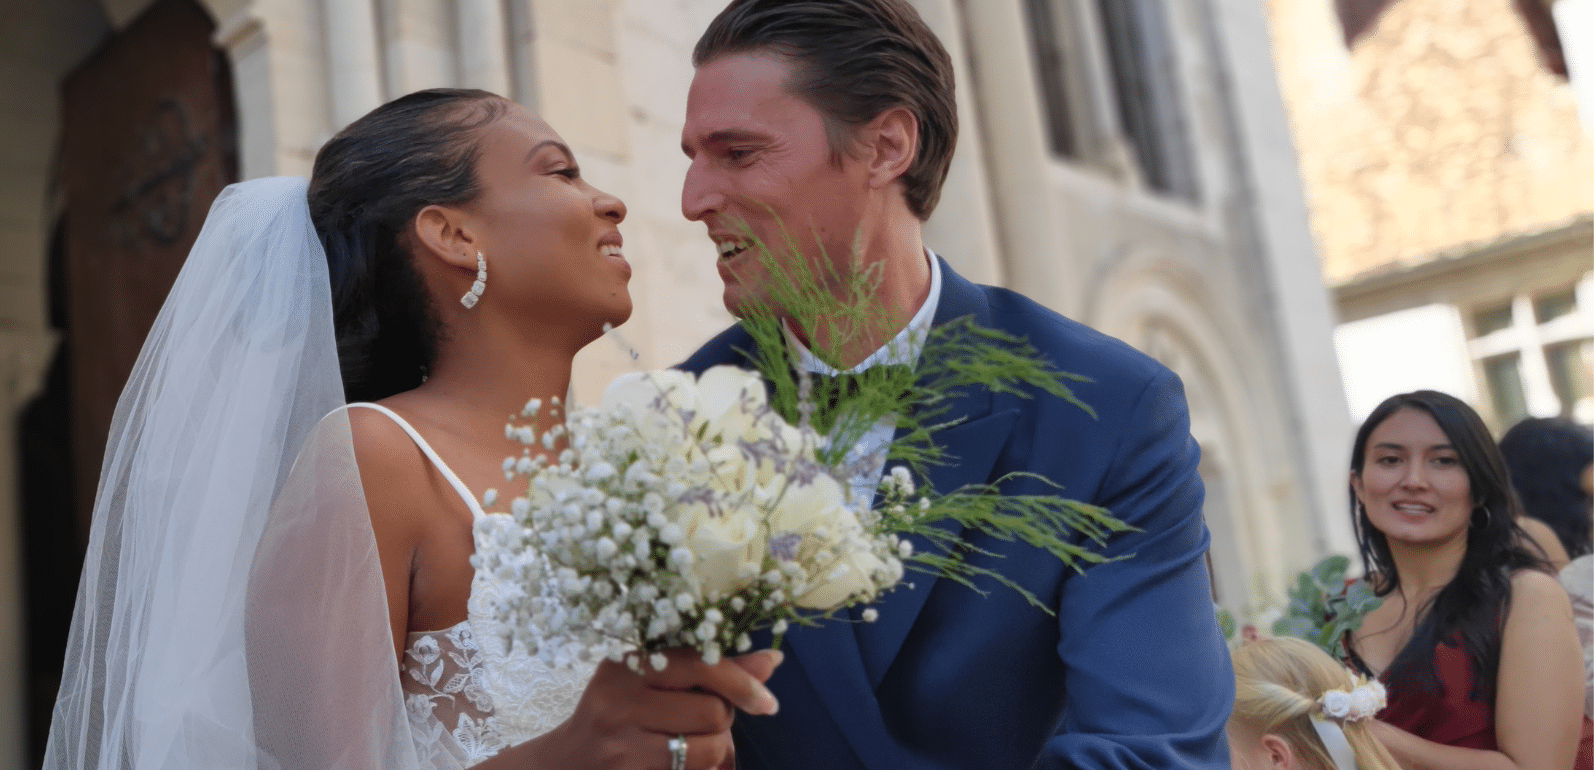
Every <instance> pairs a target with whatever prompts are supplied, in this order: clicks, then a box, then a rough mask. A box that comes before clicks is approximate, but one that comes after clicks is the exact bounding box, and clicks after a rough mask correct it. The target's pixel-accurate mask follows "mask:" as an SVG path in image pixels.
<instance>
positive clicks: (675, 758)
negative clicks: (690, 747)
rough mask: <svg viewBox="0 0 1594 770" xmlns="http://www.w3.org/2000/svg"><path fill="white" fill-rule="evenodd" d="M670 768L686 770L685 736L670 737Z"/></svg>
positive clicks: (672, 769)
mask: <svg viewBox="0 0 1594 770" xmlns="http://www.w3.org/2000/svg"><path fill="white" fill-rule="evenodd" d="M670 770H686V736H684V735H676V736H675V737H674V738H671V739H670Z"/></svg>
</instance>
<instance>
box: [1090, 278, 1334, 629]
mask: <svg viewBox="0 0 1594 770" xmlns="http://www.w3.org/2000/svg"><path fill="white" fill-rule="evenodd" d="M1092 294H1093V298H1094V299H1093V302H1092V303H1091V305H1092V307H1091V314H1090V316H1089V317H1088V319H1087V322H1088V323H1090V324H1091V325H1092V326H1094V327H1095V328H1098V329H1100V330H1102V331H1104V332H1106V333H1107V334H1110V335H1112V336H1114V337H1117V338H1119V339H1122V340H1124V341H1125V342H1128V343H1130V344H1131V345H1134V346H1135V347H1136V348H1137V349H1139V350H1141V351H1143V352H1145V353H1147V354H1148V355H1151V356H1152V357H1154V358H1156V359H1157V360H1158V361H1160V362H1161V363H1162V364H1163V365H1165V366H1167V367H1168V368H1170V369H1172V370H1173V371H1174V372H1175V373H1176V374H1178V375H1179V377H1180V379H1181V380H1182V381H1183V382H1184V386H1185V394H1186V399H1187V401H1188V403H1189V406H1190V417H1191V428H1190V429H1191V435H1192V436H1193V437H1194V438H1195V439H1196V441H1197V443H1198V444H1199V445H1200V446H1201V451H1202V464H1201V469H1200V470H1201V474H1202V479H1203V482H1204V483H1206V484H1207V486H1208V487H1209V494H1208V497H1207V500H1206V506H1205V509H1204V513H1205V515H1206V517H1207V525H1208V529H1209V531H1210V532H1211V535H1212V546H1211V562H1212V568H1213V573H1214V574H1213V588H1214V593H1215V594H1216V595H1217V598H1218V599H1220V600H1221V602H1222V604H1224V606H1226V607H1227V608H1228V609H1230V610H1231V611H1234V612H1236V613H1237V614H1238V613H1243V612H1247V611H1254V610H1256V609H1258V606H1257V605H1258V604H1259V603H1260V602H1268V601H1276V600H1277V597H1280V596H1282V595H1283V588H1284V584H1283V581H1284V580H1285V578H1286V577H1287V575H1288V574H1289V573H1290V571H1291V570H1295V569H1300V568H1302V567H1304V566H1305V565H1306V564H1307V563H1309V561H1310V560H1311V559H1312V558H1313V556H1314V555H1315V540H1316V539H1315V538H1314V537H1313V536H1312V522H1311V520H1310V519H1309V517H1310V506H1309V502H1308V500H1307V499H1306V497H1305V494H1304V491H1303V490H1302V489H1300V488H1299V487H1298V485H1292V484H1291V482H1290V480H1291V479H1293V478H1294V477H1295V476H1296V475H1297V474H1298V473H1299V471H1298V470H1297V468H1296V467H1294V465H1293V464H1292V463H1291V461H1290V459H1289V458H1287V457H1282V458H1281V455H1280V449H1279V447H1283V446H1287V443H1286V442H1284V441H1283V440H1282V439H1283V437H1284V434H1283V431H1284V430H1285V428H1284V426H1283V425H1282V424H1281V422H1282V420H1281V415H1282V414H1283V412H1282V411H1281V409H1280V408H1278V406H1277V405H1276V403H1275V398H1274V397H1273V396H1272V395H1271V393H1270V389H1272V388H1274V387H1275V386H1276V383H1273V382H1271V381H1269V380H1268V378H1269V377H1271V376H1272V375H1270V374H1269V373H1270V372H1272V371H1274V369H1273V367H1271V366H1269V365H1267V362H1265V361H1262V360H1258V357H1257V353H1256V352H1255V351H1254V350H1252V349H1250V348H1248V347H1247V346H1246V345H1245V344H1244V340H1246V339H1248V335H1247V334H1246V333H1245V330H1243V329H1240V328H1237V327H1236V326H1235V325H1234V324H1233V323H1232V322H1226V321H1227V318H1228V317H1227V316H1226V315H1225V314H1224V312H1223V310H1222V308H1223V307H1224V306H1223V305H1222V304H1221V303H1220V302H1219V301H1218V300H1217V299H1216V298H1215V297H1214V296H1212V289H1211V287H1210V285H1209V283H1208V281H1207V279H1205V278H1203V277H1202V276H1200V275H1197V274H1196V273H1195V272H1194V271H1192V270H1191V269H1189V268H1188V267H1186V266H1185V265H1184V264H1183V263H1181V262H1178V261H1176V260H1175V259H1173V258H1172V257H1169V256H1167V255H1162V254H1158V253H1154V252H1139V253H1135V254H1131V255H1128V256H1126V258H1124V259H1123V260H1120V261H1118V262H1116V263H1115V265H1114V269H1113V270H1112V271H1111V272H1110V273H1109V274H1107V275H1104V276H1103V277H1102V280H1101V281H1100V282H1099V283H1097V284H1096V285H1095V287H1094V291H1093V292H1092Z"/></svg>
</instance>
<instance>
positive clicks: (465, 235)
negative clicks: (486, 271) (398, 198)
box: [410, 204, 481, 272]
mask: <svg viewBox="0 0 1594 770" xmlns="http://www.w3.org/2000/svg"><path fill="white" fill-rule="evenodd" d="M413 228H414V229H413V230H412V232H411V233H410V234H411V236H412V238H413V240H414V243H415V256H416V258H418V259H428V260H437V261H439V262H442V263H444V264H446V265H448V266H450V267H460V268H465V269H467V270H470V271H471V272H475V271H476V251H477V249H479V248H481V247H480V245H478V244H477V242H476V237H475V236H474V235H472V234H471V232H470V230H469V228H468V227H467V226H466V222H465V217H464V216H463V215H462V214H461V212H459V211H457V210H455V209H451V208H448V207H447V206H439V205H436V204H432V205H430V206H427V207H426V208H423V209H421V210H420V212H419V213H417V214H416V215H415V220H414V225H413Z"/></svg>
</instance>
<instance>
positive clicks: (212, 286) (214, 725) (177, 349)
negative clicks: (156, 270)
mask: <svg viewBox="0 0 1594 770" xmlns="http://www.w3.org/2000/svg"><path fill="white" fill-rule="evenodd" d="M305 189H306V183H305V181H304V180H302V179H288V178H274V179H261V180H254V181H250V182H245V183H242V184H237V185H233V186H231V187H228V188H227V189H226V190H224V191H223V192H222V194H221V195H220V196H219V197H218V198H217V199H216V202H215V203H214V204H213V206H212V208H211V212H210V215H209V216H208V218H207V219H206V222H205V226H204V228H203V230H202V232H201V233H200V235H199V238H198V240H197V241H196V243H195V244H194V247H193V250H192V252H191V253H190V255H189V258H188V261H187V262H186V263H185V265H184V267H183V270H182V272H181V274H180V275H179V277H178V279H177V282H176V284H175V285H174V286H173V288H172V291H171V294H170V295H169V296H168V297H167V300H166V304H165V306H164V307H163V308H162V310H161V313H160V316H159V317H158V318H157V320H156V322H155V326H154V328H153V329H152V330H151V332H150V335H149V338H148V340H147V341H146V343H145V345H144V349H143V352H142V353H141V354H140V356H139V359H138V362H137V364H136V366H135V367H134V370H133V374H132V377H131V378H130V379H129V381H128V384H127V386H126V389H125V390H124V391H123V393H122V397H121V400H120V401H119V402H118V404H117V410H116V416H115V420H114V422H113V424H112V427H111V433H110V441H109V444H108V446H107V448H106V454H105V464H104V467H103V469H102V471H101V475H100V486H99V491H98V495H97V497H96V500H95V507H94V522H93V528H92V530H91V532H90V540H89V548H88V554H87V559H86V562H85V564H84V569H83V577H82V582H81V585H80V587H79V590H78V597H77V606H76V609H75V611H74V615H73V621H72V632H71V636H70V640H69V642H68V649H67V656H66V667H65V671H64V673H63V680H62V686H61V692H60V696H59V697H58V699H57V702H56V708H55V713H54V720H53V723H52V725H51V728H50V742H49V746H48V749H47V751H46V757H45V763H44V767H45V768H46V769H47V770H65V769H68V768H71V769H74V770H75V769H77V768H117V769H118V770H120V769H122V768H133V769H134V770H144V769H146V768H177V769H179V770H186V769H188V768H195V769H196V770H197V768H271V769H276V768H347V769H349V770H376V769H377V768H384V769H385V768H397V769H398V770H410V769H411V768H415V769H416V770H420V769H422V768H427V769H430V768H446V769H448V770H452V768H456V767H460V766H462V763H461V762H460V761H459V757H458V755H457V752H455V751H452V750H450V748H449V747H448V746H446V745H442V744H438V743H425V742H421V743H419V744H418V743H417V741H416V738H415V736H414V732H415V731H416V729H417V728H420V727H424V726H417V727H416V728H412V726H411V725H410V723H409V720H408V718H407V716H406V712H405V708H404V695H403V693H402V691H401V689H400V683H399V678H398V667H397V666H398V664H397V661H396V659H395V656H394V651H393V642H392V637H391V633H390V630H389V625H388V616H387V605H386V600H385V592H384V587H383V583H382V575H381V570H380V566H379V564H378V561H377V554H376V546H375V540H374V537H373V535H372V532H371V526H370V520H369V517H368V513H367V510H366V506H365V500H364V496H363V493H362V490H361V487H360V482H359V475H358V471H357V468H356V466H355V462H354V453H353V448H352V444H351V439H350V431H349V424H348V420H347V417H346V413H345V412H344V411H343V410H340V409H338V407H340V406H342V404H343V390H342V385H341V380H340V378H339V370H338V360H337V351H336V346H335V344H334V337H333V326H332V306H331V299H330V296H331V295H330V289H329V284H328V278H327V266H326V259H325V256H324V254H323V251H322V248H321V246H320V243H319V241H318V240H317V239H316V234H315V231H314V229H313V227H312V226H311V224H310V221H309V211H308V208H307V206H306V203H305ZM323 418H325V419H323ZM423 754H424V756H423Z"/></svg>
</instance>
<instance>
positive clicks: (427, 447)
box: [348, 401, 486, 521]
mask: <svg viewBox="0 0 1594 770" xmlns="http://www.w3.org/2000/svg"><path fill="white" fill-rule="evenodd" d="M356 406H358V407H363V408H365V409H370V410H372V411H376V412H381V413H382V414H385V415H387V416H388V419H390V420H392V421H393V422H395V423H397V424H398V426H399V427H400V428H403V429H404V432H405V433H408V434H409V436H410V438H411V439H412V440H414V441H415V445H416V446H418V447H420V449H421V452H422V453H424V454H425V455H426V459H428V460H431V461H432V465H433V466H434V467H436V468H437V470H438V472H439V473H441V474H443V478H445V479H447V480H448V483H449V484H450V485H452V486H453V487H454V491H455V492H457V493H458V494H459V496H460V498H461V499H463V500H464V501H465V505H466V506H467V507H469V508H470V516H471V520H473V521H476V520H480V519H481V518H482V517H483V516H485V515H486V514H485V513H483V512H482V506H481V503H480V502H477V500H476V496H475V495H472V494H471V493H470V488H469V487H466V486H465V482H463V481H460V480H459V476H457V475H455V474H454V471H453V469H452V468H449V467H448V464H447V463H445V462H443V458H441V457H438V456H437V451H436V450H434V449H432V445H431V444H428V443H426V439H424V438H422V437H421V434H420V432H419V431H417V430H415V427H414V426H412V425H410V424H409V422H408V421H406V420H405V419H404V418H403V417H400V416H399V415H398V413H397V412H395V411H393V410H392V409H389V408H387V407H385V406H382V405H381V404H372V403H369V402H365V401H359V402H355V403H352V404H349V405H348V408H352V407H356Z"/></svg>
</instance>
